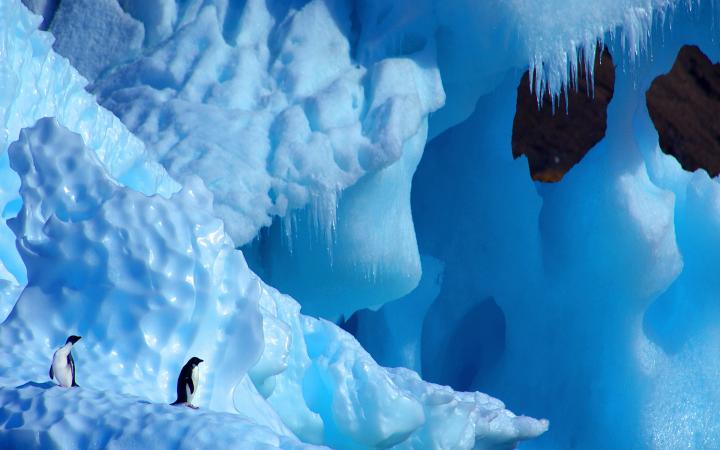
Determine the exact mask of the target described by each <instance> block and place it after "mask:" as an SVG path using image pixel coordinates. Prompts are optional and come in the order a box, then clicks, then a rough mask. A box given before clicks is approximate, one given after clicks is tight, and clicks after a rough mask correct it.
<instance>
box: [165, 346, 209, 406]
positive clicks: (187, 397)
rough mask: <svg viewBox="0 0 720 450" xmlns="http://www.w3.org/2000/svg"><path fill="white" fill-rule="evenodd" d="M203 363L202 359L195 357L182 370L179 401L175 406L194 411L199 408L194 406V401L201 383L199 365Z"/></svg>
mask: <svg viewBox="0 0 720 450" xmlns="http://www.w3.org/2000/svg"><path fill="white" fill-rule="evenodd" d="M201 362H203V360H202V359H200V358H197V357H195V356H193V357H192V358H190V359H189V360H188V362H186V363H185V365H184V366H183V368H182V370H180V375H179V376H178V380H177V400H175V402H173V403H172V404H173V405H185V406H188V407H190V408H193V409H197V408H198V407H197V406H195V405H193V404H192V400H193V397H194V396H195V391H197V387H198V383H199V382H200V370H199V369H198V364H200V363H201Z"/></svg>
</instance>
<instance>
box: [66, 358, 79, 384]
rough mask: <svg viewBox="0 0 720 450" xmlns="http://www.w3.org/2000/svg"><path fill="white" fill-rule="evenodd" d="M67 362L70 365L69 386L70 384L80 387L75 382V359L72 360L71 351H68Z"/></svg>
mask: <svg viewBox="0 0 720 450" xmlns="http://www.w3.org/2000/svg"><path fill="white" fill-rule="evenodd" d="M67 362H68V365H69V366H70V370H71V371H72V384H71V386H72V387H80V386H78V384H77V383H76V382H75V360H73V357H72V353H68V357H67Z"/></svg>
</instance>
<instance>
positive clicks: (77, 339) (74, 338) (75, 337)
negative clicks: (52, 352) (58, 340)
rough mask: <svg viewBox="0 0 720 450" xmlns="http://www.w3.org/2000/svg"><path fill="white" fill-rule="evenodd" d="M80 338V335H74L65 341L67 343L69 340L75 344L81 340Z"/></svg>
mask: <svg viewBox="0 0 720 450" xmlns="http://www.w3.org/2000/svg"><path fill="white" fill-rule="evenodd" d="M80 339H81V337H80V336H75V335H72V336H70V337H68V338H67V341H65V343H66V344H67V343H68V342H70V343H72V344H73V345H75V343H76V342H77V341H79V340H80Z"/></svg>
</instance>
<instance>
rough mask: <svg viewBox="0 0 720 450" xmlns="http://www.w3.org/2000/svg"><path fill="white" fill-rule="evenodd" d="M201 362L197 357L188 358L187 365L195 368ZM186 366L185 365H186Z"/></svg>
mask: <svg viewBox="0 0 720 450" xmlns="http://www.w3.org/2000/svg"><path fill="white" fill-rule="evenodd" d="M201 362H203V360H202V359H200V358H198V357H196V356H193V357H192V358H190V359H189V360H188V362H187V364H189V365H191V366H197V365H198V364H200V363H201ZM187 364H186V365H187Z"/></svg>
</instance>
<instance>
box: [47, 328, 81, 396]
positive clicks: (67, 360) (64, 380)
mask: <svg viewBox="0 0 720 450" xmlns="http://www.w3.org/2000/svg"><path fill="white" fill-rule="evenodd" d="M79 340H80V336H70V337H69V338H67V340H66V341H65V345H63V346H62V347H60V348H59V349H57V350H55V354H54V355H53V359H52V364H51V365H50V379H51V380H52V379H53V378H55V380H57V382H58V384H59V385H60V386H62V387H78V384H77V383H76V382H75V361H74V360H73V357H72V353H71V352H70V350H72V347H73V345H75V343H76V342H77V341H79Z"/></svg>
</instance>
